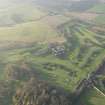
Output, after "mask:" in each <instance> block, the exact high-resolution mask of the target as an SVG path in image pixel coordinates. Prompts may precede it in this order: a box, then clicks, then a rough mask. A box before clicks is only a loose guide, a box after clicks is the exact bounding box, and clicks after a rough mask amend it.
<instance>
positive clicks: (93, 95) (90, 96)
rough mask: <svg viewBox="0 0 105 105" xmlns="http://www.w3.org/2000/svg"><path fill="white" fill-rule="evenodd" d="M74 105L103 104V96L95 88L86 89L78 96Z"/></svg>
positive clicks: (104, 98)
mask: <svg viewBox="0 0 105 105" xmlns="http://www.w3.org/2000/svg"><path fill="white" fill-rule="evenodd" d="M78 100H79V102H77V104H76V105H81V104H86V105H99V104H101V105H104V104H105V96H103V95H102V94H101V93H100V92H98V91H97V90H96V89H94V88H93V89H88V90H86V91H84V92H83V93H82V94H81V96H80V98H79V99H78Z"/></svg>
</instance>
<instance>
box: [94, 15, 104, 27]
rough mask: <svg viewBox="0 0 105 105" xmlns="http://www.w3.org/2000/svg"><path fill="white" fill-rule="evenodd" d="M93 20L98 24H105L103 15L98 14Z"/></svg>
mask: <svg viewBox="0 0 105 105" xmlns="http://www.w3.org/2000/svg"><path fill="white" fill-rule="evenodd" d="M94 22H95V23H96V24H99V25H105V15H99V16H97V17H96V18H95V20H94Z"/></svg>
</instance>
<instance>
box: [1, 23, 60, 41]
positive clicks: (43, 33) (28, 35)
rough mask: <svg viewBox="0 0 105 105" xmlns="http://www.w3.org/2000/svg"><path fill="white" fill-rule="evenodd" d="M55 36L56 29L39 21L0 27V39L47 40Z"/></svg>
mask: <svg viewBox="0 0 105 105" xmlns="http://www.w3.org/2000/svg"><path fill="white" fill-rule="evenodd" d="M57 36H58V35H57V33H56V31H54V30H53V29H52V28H51V27H50V26H48V25H46V24H45V23H42V22H40V21H38V22H29V23H23V24H19V25H15V26H13V27H4V28H0V41H23V42H33V41H37V42H38V41H39V42H41V41H43V42H44V41H46V42H47V41H48V40H50V39H55V38H56V37H57Z"/></svg>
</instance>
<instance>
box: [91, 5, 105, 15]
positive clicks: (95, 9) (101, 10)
mask: <svg viewBox="0 0 105 105" xmlns="http://www.w3.org/2000/svg"><path fill="white" fill-rule="evenodd" d="M89 11H91V12H96V13H104V12H105V4H97V5H95V6H94V7H93V8H91V9H90V10H89Z"/></svg>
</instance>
